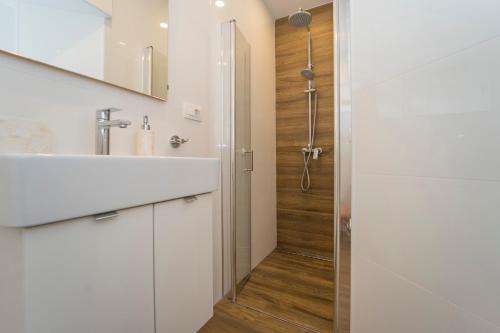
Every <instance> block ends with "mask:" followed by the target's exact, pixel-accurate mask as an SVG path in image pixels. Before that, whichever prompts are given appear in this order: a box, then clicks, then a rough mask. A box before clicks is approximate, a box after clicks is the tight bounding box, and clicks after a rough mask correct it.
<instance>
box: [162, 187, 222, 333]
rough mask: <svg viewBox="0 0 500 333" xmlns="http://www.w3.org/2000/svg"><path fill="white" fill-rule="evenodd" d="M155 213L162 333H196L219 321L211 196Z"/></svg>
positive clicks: (169, 203) (177, 202) (171, 203)
mask: <svg viewBox="0 0 500 333" xmlns="http://www.w3.org/2000/svg"><path fill="white" fill-rule="evenodd" d="M154 211H155V213H154V221H155V291H156V333H195V332H197V331H198V330H199V329H200V328H201V327H202V326H203V325H204V324H205V323H206V322H207V321H208V320H209V319H210V318H211V317H212V315H213V309H212V307H213V273H212V272H213V268H212V262H213V259H212V200H211V196H210V195H209V194H206V195H200V196H197V197H191V198H186V199H180V200H173V201H167V202H164V203H160V204H157V205H155V209H154Z"/></svg>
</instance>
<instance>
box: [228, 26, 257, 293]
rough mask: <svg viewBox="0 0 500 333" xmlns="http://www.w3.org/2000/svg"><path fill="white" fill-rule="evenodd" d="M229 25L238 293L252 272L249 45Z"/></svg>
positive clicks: (241, 35)
mask: <svg viewBox="0 0 500 333" xmlns="http://www.w3.org/2000/svg"><path fill="white" fill-rule="evenodd" d="M231 24H232V29H231V30H232V37H233V38H232V41H233V45H232V51H233V52H232V54H233V60H234V61H233V62H232V65H233V66H232V67H233V73H232V77H233V80H232V81H233V92H234V94H233V96H234V99H233V138H234V141H233V143H234V150H233V152H234V155H233V161H234V170H233V171H234V192H233V193H234V215H233V217H234V231H233V232H234V235H233V237H234V240H235V244H234V247H235V258H234V259H235V262H234V267H235V272H234V276H235V281H234V283H235V286H236V292H238V291H239V290H240V289H241V288H242V287H243V285H244V284H245V282H246V279H247V278H248V277H249V275H250V272H251V268H252V267H251V172H252V171H253V151H252V148H251V117H250V44H249V43H248V42H247V41H246V39H245V37H244V36H243V34H242V33H241V32H240V31H239V30H238V28H237V27H236V24H235V23H234V22H232V23H231Z"/></svg>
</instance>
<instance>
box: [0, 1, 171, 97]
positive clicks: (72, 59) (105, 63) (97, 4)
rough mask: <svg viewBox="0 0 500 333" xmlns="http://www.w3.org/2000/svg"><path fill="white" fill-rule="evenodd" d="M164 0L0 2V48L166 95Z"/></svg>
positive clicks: (158, 95) (118, 83) (32, 58)
mask: <svg viewBox="0 0 500 333" xmlns="http://www.w3.org/2000/svg"><path fill="white" fill-rule="evenodd" d="M167 32H168V0H0V50H3V51H4V52H7V53H11V54H15V55H18V56H20V57H24V58H29V59H31V60H34V61H37V62H41V63H44V64H48V65H51V66H54V67H58V68H62V69H64V70H67V71H71V72H75V73H78V74H80V75H83V76H87V77H90V78H93V79H97V80H100V81H104V82H107V83H110V84H113V85H115V86H119V87H122V88H126V89H129V90H133V91H136V92H139V93H142V94H145V95H149V96H152V97H155V98H159V99H162V100H165V99H166V98H167V89H168V85H167Z"/></svg>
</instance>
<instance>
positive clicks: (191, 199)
mask: <svg viewBox="0 0 500 333" xmlns="http://www.w3.org/2000/svg"><path fill="white" fill-rule="evenodd" d="M196 200H198V197H197V196H196V195H191V196H189V197H184V201H186V202H187V203H190V202H194V201H196Z"/></svg>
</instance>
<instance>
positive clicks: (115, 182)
mask: <svg viewBox="0 0 500 333" xmlns="http://www.w3.org/2000/svg"><path fill="white" fill-rule="evenodd" d="M218 175H219V161H218V159H212V158H186V157H137V156H99V155H40V154H5V155H0V184H1V186H0V226H6V227H30V226H35V225H41V224H47V223H52V222H58V221H64V220H68V219H73V218H78V217H83V216H89V215H95V214H100V213H105V212H110V211H114V210H119V209H125V208H129V207H135V206H141V205H147V204H151V203H156V202H162V201H167V200H172V199H176V198H183V197H187V196H192V195H196V194H202V193H208V192H212V191H215V190H217V187H218V182H219V179H218Z"/></svg>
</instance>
